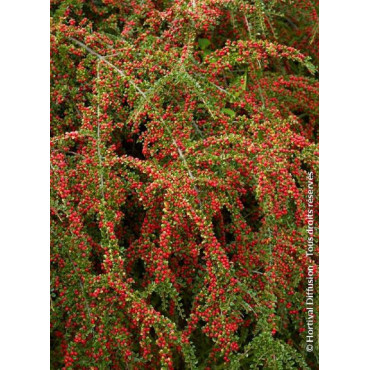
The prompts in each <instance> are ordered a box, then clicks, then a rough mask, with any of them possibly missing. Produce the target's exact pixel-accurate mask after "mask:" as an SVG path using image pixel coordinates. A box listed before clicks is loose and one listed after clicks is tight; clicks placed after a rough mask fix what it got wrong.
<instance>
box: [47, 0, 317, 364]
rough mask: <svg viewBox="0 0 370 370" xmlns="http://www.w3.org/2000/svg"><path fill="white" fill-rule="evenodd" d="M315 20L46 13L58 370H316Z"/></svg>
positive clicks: (286, 13)
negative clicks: (309, 342) (309, 297)
mask: <svg viewBox="0 0 370 370" xmlns="http://www.w3.org/2000/svg"><path fill="white" fill-rule="evenodd" d="M317 5H318V4H317V3H316V2H315V1H311V0H292V1H289V0H272V1H267V0H265V1H264V0H248V1H247V0H186V1H184V0H176V1H169V0H159V1H156V0H143V1H136V0H135V1H128V0H89V1H87V0H51V44H50V49H51V298H50V304H51V366H52V368H53V369H309V368H312V369H316V368H318V347H317V345H318V343H317V338H318V333H317V331H318V328H317V303H318V302H317V299H318V298H317V297H318V294H317V291H315V294H314V300H315V304H314V315H313V317H314V320H313V321H314V324H313V328H314V333H315V341H314V348H313V352H307V351H306V335H307V330H308V329H307V325H306V321H307V312H306V288H307V277H306V276H307V269H308V266H313V280H314V285H315V289H316V287H317V279H318V270H317V262H318V255H317V250H318V249H317V239H318V237H317V226H318V191H317V179H318V82H317V75H318V73H317V68H316V66H317V61H318V55H317V53H318V39H317V38H318V14H317ZM308 174H311V176H312V177H313V193H314V194H315V195H314V198H313V203H312V210H313V215H314V224H315V227H314V234H313V240H314V242H313V244H314V246H313V249H314V252H313V253H311V254H308V253H307V238H308V233H307V227H308V219H307V214H308V203H307V199H308V196H309V194H308V186H307V181H308V180H307V178H308Z"/></svg>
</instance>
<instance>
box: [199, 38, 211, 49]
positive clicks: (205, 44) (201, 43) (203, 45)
mask: <svg viewBox="0 0 370 370" xmlns="http://www.w3.org/2000/svg"><path fill="white" fill-rule="evenodd" d="M198 44H199V47H200V48H201V49H202V50H205V49H207V47H208V46H209V45H211V41H209V40H208V39H199V40H198Z"/></svg>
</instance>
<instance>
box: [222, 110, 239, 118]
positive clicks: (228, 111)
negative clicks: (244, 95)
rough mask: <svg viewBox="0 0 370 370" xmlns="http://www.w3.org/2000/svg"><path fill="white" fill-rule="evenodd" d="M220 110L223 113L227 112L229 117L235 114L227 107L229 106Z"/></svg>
mask: <svg viewBox="0 0 370 370" xmlns="http://www.w3.org/2000/svg"><path fill="white" fill-rule="evenodd" d="M221 111H222V112H223V113H225V114H227V115H228V116H230V117H231V118H234V117H235V115H236V113H235V112H234V111H233V110H231V109H229V108H222V110H221Z"/></svg>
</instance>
